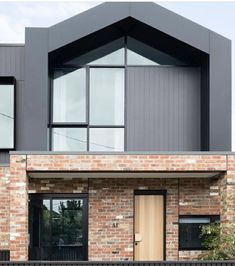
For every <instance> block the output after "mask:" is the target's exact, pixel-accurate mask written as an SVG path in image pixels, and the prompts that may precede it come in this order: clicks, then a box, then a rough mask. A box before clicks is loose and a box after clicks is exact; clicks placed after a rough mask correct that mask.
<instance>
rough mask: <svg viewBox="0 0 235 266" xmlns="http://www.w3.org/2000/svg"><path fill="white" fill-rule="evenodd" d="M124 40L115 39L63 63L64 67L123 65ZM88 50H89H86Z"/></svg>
mask: <svg viewBox="0 0 235 266" xmlns="http://www.w3.org/2000/svg"><path fill="white" fill-rule="evenodd" d="M123 47H124V38H120V39H117V40H115V41H112V42H109V43H107V44H105V45H102V46H100V47H98V48H96V49H93V50H90V51H89V52H87V53H85V54H81V55H79V56H76V57H75V58H73V59H71V60H69V61H67V62H64V66H66V65H69V66H71V65H72V66H84V65H87V64H89V65H94V64H95V65H124V48H123ZM88 49H89V48H88Z"/></svg>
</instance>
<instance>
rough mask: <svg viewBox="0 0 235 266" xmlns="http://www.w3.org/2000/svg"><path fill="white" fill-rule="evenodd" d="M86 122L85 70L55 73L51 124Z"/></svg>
mask: <svg viewBox="0 0 235 266" xmlns="http://www.w3.org/2000/svg"><path fill="white" fill-rule="evenodd" d="M85 121H86V70H85V69H84V68H81V69H77V70H75V71H71V72H63V71H60V72H59V71H57V72H55V75H54V79H53V122H85Z"/></svg>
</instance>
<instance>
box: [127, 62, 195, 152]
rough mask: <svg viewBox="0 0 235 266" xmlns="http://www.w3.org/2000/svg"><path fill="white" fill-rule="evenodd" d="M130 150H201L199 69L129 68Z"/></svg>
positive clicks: (128, 136)
mask: <svg viewBox="0 0 235 266" xmlns="http://www.w3.org/2000/svg"><path fill="white" fill-rule="evenodd" d="M127 150H128V151H198V150H200V69H199V68H192V67H191V68H190V67H129V68H128V71H127Z"/></svg>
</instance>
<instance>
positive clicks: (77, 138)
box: [52, 128, 87, 151]
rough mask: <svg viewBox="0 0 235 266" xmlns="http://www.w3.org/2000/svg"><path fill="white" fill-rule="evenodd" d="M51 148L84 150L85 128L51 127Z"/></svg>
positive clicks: (85, 142)
mask: <svg viewBox="0 0 235 266" xmlns="http://www.w3.org/2000/svg"><path fill="white" fill-rule="evenodd" d="M52 149H53V150H54V151H86V150H87V129H86V128H53V129H52Z"/></svg>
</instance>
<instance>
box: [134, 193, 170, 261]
mask: <svg viewBox="0 0 235 266" xmlns="http://www.w3.org/2000/svg"><path fill="white" fill-rule="evenodd" d="M138 195H140V196H142V195H146V196H148V195H149V196H153V195H159V196H163V231H164V232H163V242H164V243H163V260H166V197H167V191H166V190H150V189H148V190H134V195H133V202H134V204H133V213H134V215H133V260H134V261H135V241H134V240H135V196H138Z"/></svg>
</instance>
